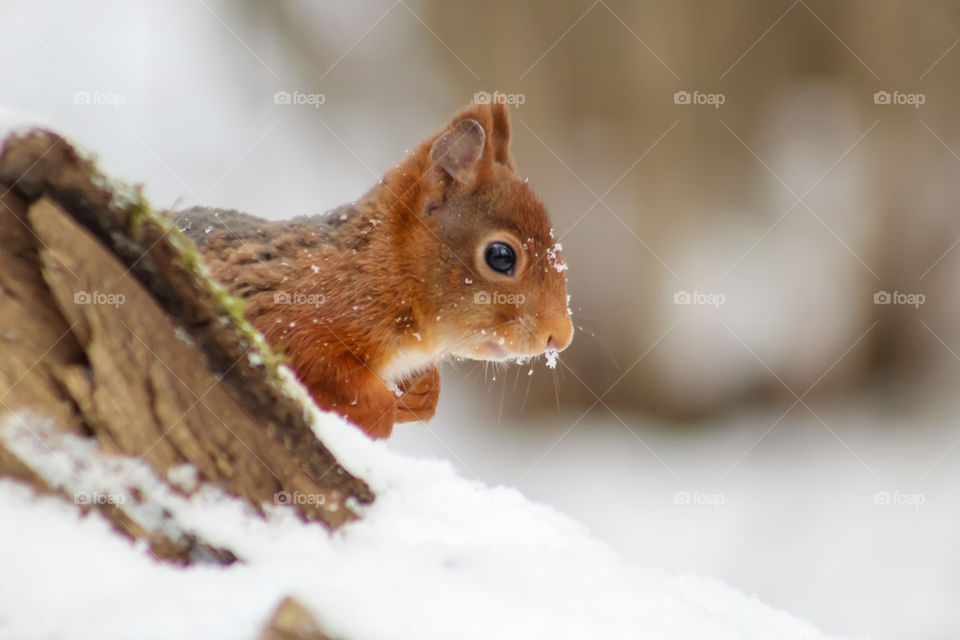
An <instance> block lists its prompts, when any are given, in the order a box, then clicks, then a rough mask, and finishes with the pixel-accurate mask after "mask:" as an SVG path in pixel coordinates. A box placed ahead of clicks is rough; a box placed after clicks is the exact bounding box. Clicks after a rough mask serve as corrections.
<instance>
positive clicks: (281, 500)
mask: <svg viewBox="0 0 960 640" xmlns="http://www.w3.org/2000/svg"><path fill="white" fill-rule="evenodd" d="M273 504H280V505H287V504H290V494H289V493H288V492H286V491H277V492H276V493H275V494H273Z"/></svg>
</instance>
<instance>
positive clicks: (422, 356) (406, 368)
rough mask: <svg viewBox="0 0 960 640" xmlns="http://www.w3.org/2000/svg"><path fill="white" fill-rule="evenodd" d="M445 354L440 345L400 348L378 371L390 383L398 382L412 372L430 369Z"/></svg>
mask: <svg viewBox="0 0 960 640" xmlns="http://www.w3.org/2000/svg"><path fill="white" fill-rule="evenodd" d="M443 356H444V350H443V349H441V348H439V347H434V348H428V347H426V346H423V347H419V346H413V347H410V348H408V349H403V350H399V351H398V352H397V354H396V355H395V356H394V357H393V358H392V359H391V360H390V361H389V362H387V363H386V365H384V366H383V367H381V368H380V371H378V372H377V375H379V376H380V377H381V378H383V379H384V381H386V382H387V383H388V384H397V383H399V382H400V381H401V380H403V379H404V378H407V377H409V376H410V375H411V374H414V373H420V372H422V371H425V370H427V369H429V368H430V367H431V366H433V365H434V364H436V362H437V361H439V360H440V359H441V358H443Z"/></svg>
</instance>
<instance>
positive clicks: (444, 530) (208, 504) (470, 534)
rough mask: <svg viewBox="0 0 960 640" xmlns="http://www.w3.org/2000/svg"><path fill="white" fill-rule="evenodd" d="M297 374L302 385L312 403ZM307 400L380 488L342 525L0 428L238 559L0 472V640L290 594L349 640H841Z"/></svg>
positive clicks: (67, 471)
mask: <svg viewBox="0 0 960 640" xmlns="http://www.w3.org/2000/svg"><path fill="white" fill-rule="evenodd" d="M286 375H287V377H288V382H289V384H288V385H287V389H288V391H289V393H291V394H292V395H294V396H295V397H299V398H301V399H302V398H304V397H305V393H306V392H305V391H304V390H303V388H302V387H301V386H300V385H299V384H297V383H296V382H295V381H294V380H293V379H292V376H291V374H290V373H289V372H287V373H286ZM305 410H306V411H307V412H308V414H309V415H308V417H309V418H310V419H311V420H312V421H313V424H314V428H315V430H316V432H317V434H318V435H319V436H320V437H322V438H323V440H324V442H326V443H327V444H328V446H330V448H331V449H332V451H333V452H334V454H335V455H336V456H337V457H338V459H340V460H341V462H342V463H343V464H344V466H345V467H346V468H347V469H348V470H349V471H351V472H353V473H357V474H360V475H362V476H363V477H364V478H365V479H366V480H367V481H368V482H369V483H370V486H371V488H372V489H373V490H374V491H375V492H376V494H377V496H378V497H377V500H376V501H375V502H374V504H373V505H371V506H368V507H362V508H360V512H361V514H362V516H363V517H362V519H361V520H359V521H357V522H353V523H350V524H348V525H346V526H344V527H343V528H342V529H340V530H339V531H338V532H336V533H335V534H333V535H331V534H329V533H327V532H326V530H325V529H323V528H322V527H321V526H320V525H318V524H305V523H303V522H301V521H300V520H299V519H297V518H296V517H295V516H294V514H293V512H292V510H290V509H288V508H287V507H283V506H273V505H268V506H267V511H268V517H267V518H265V519H262V518H259V517H257V516H255V515H254V514H252V513H251V510H250V509H249V508H248V507H247V506H245V505H244V504H242V503H241V502H240V501H238V500H235V499H233V498H231V497H229V496H227V495H224V494H223V493H222V492H220V491H219V490H216V489H213V488H211V487H208V486H207V487H202V488H201V489H199V490H197V491H196V492H195V493H193V494H192V495H191V496H189V497H188V496H183V495H179V494H177V493H176V492H173V491H171V490H169V489H168V488H166V487H165V486H164V485H163V484H162V483H159V482H158V481H157V479H156V477H155V476H154V475H153V474H152V472H150V471H149V470H148V469H147V468H146V467H145V466H144V465H140V464H137V462H136V461H134V460H130V459H105V458H103V457H100V456H97V455H95V449H94V448H93V447H92V445H91V444H90V443H89V442H87V441H85V440H83V439H80V438H78V437H76V436H70V435H65V434H61V433H60V432H59V431H57V430H56V429H55V427H54V425H52V424H50V423H49V422H48V421H47V420H46V419H44V418H42V417H40V416H36V415H30V414H17V415H9V414H8V415H7V416H6V418H5V419H4V420H3V421H2V422H0V438H2V439H3V441H4V442H5V443H6V445H7V446H8V447H9V448H10V449H11V450H12V451H14V452H15V453H16V454H17V455H18V456H19V457H21V458H22V459H24V460H26V461H28V462H29V464H30V465H31V467H33V468H34V469H36V470H38V472H40V473H41V475H42V476H43V477H44V478H45V479H47V481H48V482H49V483H50V484H52V485H54V486H60V487H64V488H66V489H67V491H68V493H72V492H79V491H85V492H90V493H97V492H99V493H100V494H103V495H114V496H124V498H125V499H127V500H128V502H127V503H125V504H124V505H123V506H124V508H128V507H131V504H130V503H129V500H130V499H131V498H132V496H131V493H130V489H131V487H136V488H137V489H138V490H139V491H141V492H142V493H143V494H144V495H146V496H147V497H148V498H149V500H148V501H146V502H151V503H154V504H158V505H162V506H163V507H164V508H165V509H167V510H169V511H170V512H171V513H172V514H174V516H175V519H176V521H177V523H179V524H180V525H182V526H183V527H185V528H186V529H187V530H189V531H191V532H193V533H195V534H196V535H198V536H199V537H201V538H202V539H203V540H204V541H205V542H207V543H209V544H212V545H215V546H222V547H227V548H229V549H231V550H232V551H234V552H236V553H237V554H238V555H239V557H240V558H241V561H240V562H239V563H237V564H235V565H234V566H231V567H227V568H223V567H219V566H194V567H191V568H189V569H183V568H177V567H174V566H171V565H169V564H166V563H162V562H158V561H156V560H155V559H153V558H152V557H151V556H150V555H149V553H148V551H147V550H146V549H145V548H144V547H143V546H142V545H140V544H132V543H131V542H130V541H129V540H128V539H126V538H124V537H122V536H120V535H118V534H117V533H115V532H114V531H113V530H112V529H111V528H110V526H109V525H108V524H107V523H106V521H105V520H103V519H102V518H101V517H100V516H99V515H98V514H97V513H96V512H93V513H91V514H90V515H88V516H86V517H84V516H82V515H81V514H80V510H79V509H78V508H77V507H76V506H75V505H73V504H70V503H69V502H66V501H63V500H61V499H59V498H52V497H40V496H37V495H34V494H33V493H32V492H31V491H30V490H29V489H27V488H26V487H24V486H22V485H20V484H18V483H16V482H14V481H11V480H3V481H0V513H3V514H4V516H5V521H6V522H8V523H14V526H4V527H2V528H0V575H3V576H4V577H6V578H8V579H4V580H0V638H11V639H12V638H22V637H40V638H49V637H73V638H84V637H89V638H93V637H96V638H129V637H131V635H133V636H136V637H141V638H173V637H176V638H205V639H207V638H245V637H246V638H251V637H255V636H256V633H257V631H258V630H259V628H260V626H261V625H262V624H263V623H264V622H265V619H266V617H267V616H268V615H269V613H270V612H271V611H272V609H273V608H274V607H275V606H276V604H277V603H278V602H279V601H280V600H281V599H282V598H283V597H284V596H287V595H293V596H295V597H297V598H298V599H300V600H301V601H302V602H304V603H305V604H306V605H307V606H308V607H309V608H310V609H311V610H312V611H313V612H314V613H315V615H316V617H317V618H318V620H319V621H320V622H321V625H322V626H323V628H324V630H325V631H326V632H327V633H329V634H331V635H332V636H334V637H343V638H370V639H376V638H384V639H386V638H395V639H403V638H410V639H414V638H416V639H417V640H429V639H432V638H443V639H444V640H446V639H449V638H458V639H459V638H484V639H487V638H491V637H497V638H524V639H526V638H544V637H549V638H555V639H562V638H576V639H578V640H579V639H582V638H605V639H609V638H613V639H615V638H631V639H633V638H645V639H657V638H671V639H677V638H696V639H701V638H731V639H732V638H758V639H763V640H771V639H777V638H796V639H799V638H810V639H813V638H825V637H826V636H824V635H823V634H821V633H820V632H818V631H817V630H816V629H814V628H813V627H812V626H810V625H808V624H807V623H805V622H802V621H799V620H797V619H795V618H793V617H791V616H789V615H787V614H785V613H781V612H778V611H776V610H774V609H771V608H769V607H767V606H765V605H763V604H761V603H760V602H758V601H756V600H754V599H751V598H748V597H746V596H743V595H741V594H739V593H738V592H736V591H734V590H732V589H730V588H728V587H726V586H724V585H722V584H720V583H718V582H715V581H713V580H710V579H708V578H704V577H699V576H670V575H667V574H665V573H662V572H660V571H656V570H651V569H644V568H640V567H636V566H631V565H628V564H625V563H624V562H622V561H621V560H620V559H619V558H618V556H617V555H616V554H615V553H614V552H613V551H611V550H610V549H609V548H608V547H606V546H605V545H603V544H601V543H600V542H598V541H596V540H594V539H593V538H591V536H590V534H589V533H588V531H587V530H586V529H585V528H584V527H582V526H581V525H579V524H577V523H575V522H573V521H572V520H570V519H569V518H567V517H565V516H562V515H560V514H559V513H557V512H555V511H554V510H552V509H550V508H548V507H545V506H541V505H537V504H534V503H532V502H530V501H529V500H527V499H525V498H524V497H523V496H522V495H520V494H519V493H518V492H517V491H516V490H514V489H511V488H508V487H487V486H484V485H483V484H481V483H478V482H475V481H468V480H466V479H464V478H462V477H460V476H458V475H457V473H456V472H455V471H454V470H453V468H452V466H451V465H450V464H448V463H446V462H438V461H432V460H423V459H415V458H410V457H406V456H403V455H400V454H398V453H396V452H393V451H391V450H390V449H389V448H388V446H387V444H385V443H384V442H372V441H370V440H368V439H367V438H366V437H365V436H363V435H362V434H361V433H360V431H359V430H357V429H355V428H353V427H351V426H349V425H347V424H345V423H344V422H342V421H341V420H340V419H339V418H337V417H335V416H332V415H330V414H325V413H321V412H319V411H318V410H316V409H315V408H313V406H312V405H310V406H309V407H306V406H305ZM174 475H175V477H177V478H178V479H184V478H186V477H188V476H189V473H187V472H184V471H183V470H182V469H179V470H177V471H176V473H175V474H174ZM309 498H310V496H292V499H293V500H305V499H309ZM132 511H133V513H134V516H135V517H136V518H137V519H138V521H139V522H141V523H143V524H144V525H145V526H148V527H155V526H160V523H161V522H162V519H157V518H156V512H155V510H151V509H148V508H143V509H141V510H140V511H138V510H137V508H132ZM11 578H12V579H11ZM52 604H53V605H54V606H51V605H52ZM171 612H175V613H171Z"/></svg>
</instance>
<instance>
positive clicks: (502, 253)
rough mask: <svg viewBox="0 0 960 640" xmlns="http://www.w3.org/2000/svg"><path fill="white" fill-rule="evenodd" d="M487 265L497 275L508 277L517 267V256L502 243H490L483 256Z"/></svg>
mask: <svg viewBox="0 0 960 640" xmlns="http://www.w3.org/2000/svg"><path fill="white" fill-rule="evenodd" d="M483 257H484V259H485V260H486V261H487V265H489V267H490V268H491V269H493V270H494V271H496V272H497V273H503V274H506V275H510V274H511V273H513V268H514V267H515V266H516V265H517V254H516V253H514V251H513V247H511V246H510V245H508V244H506V243H504V242H491V243H490V244H488V245H487V251H486V253H484V255H483Z"/></svg>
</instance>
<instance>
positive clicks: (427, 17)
mask: <svg viewBox="0 0 960 640" xmlns="http://www.w3.org/2000/svg"><path fill="white" fill-rule="evenodd" d="M958 43H960V2H955V1H946V0H942V1H941V0H927V1H920V2H915V1H910V0H862V1H853V0H842V1H839V2H837V1H825V0H796V1H794V2H791V1H790V0H782V1H781V0H775V1H770V0H764V1H760V0H753V1H746V0H744V1H724V2H712V3H707V2H702V1H695V0H681V1H677V0H671V1H668V0H660V1H655V2H647V1H643V2H626V1H620V0H596V1H591V0H555V1H551V2H547V1H545V0H544V1H542V2H528V3H516V2H508V1H506V0H495V1H492V2H484V3H468V2H440V1H438V0H434V1H421V0H395V1H392V2H391V1H377V2H347V1H339V2H326V1H313V2H305V1H303V2H291V1H285V2H253V1H245V2H244V1H236V2H226V1H216V0H196V1H191V0H182V1H180V0H178V1H176V2H142V3H123V2H119V1H117V0H111V1H105V2H104V1H92V2H84V3H68V2H59V3H55V2H43V1H41V2H26V1H20V0H0V72H2V77H3V82H2V83H0V121H2V122H5V123H23V122H39V123H44V124H46V125H48V126H51V127H53V128H55V129H57V130H58V131H61V132H64V133H66V134H68V135H70V136H72V137H73V138H74V139H75V140H76V141H77V142H78V143H80V144H81V145H83V146H84V147H86V148H87V149H89V150H91V151H94V152H96V153H97V154H98V155H99V158H100V161H101V163H102V165H103V166H104V167H105V168H106V169H107V170H109V171H110V172H112V173H113V174H115V175H116V176H118V177H121V178H123V179H125V180H127V181H130V182H137V183H142V184H143V185H144V187H145V192H146V194H147V196H148V197H149V198H150V199H151V200H152V201H153V203H154V205H155V206H156V207H157V208H167V209H180V208H185V207H188V206H191V205H194V204H201V203H202V204H206V205H209V206H216V207H229V208H237V209H241V210H243V211H246V212H249V213H253V214H256V215H260V216H264V217H268V218H286V217H291V216H294V215H301V214H307V213H316V212H320V211H323V210H326V209H328V208H332V207H333V206H336V205H338V204H342V203H344V202H348V201H352V200H354V199H356V198H357V197H358V196H359V195H360V194H362V193H363V192H364V191H365V190H366V189H368V188H369V187H370V186H372V185H373V183H374V182H375V181H376V180H377V179H378V178H379V176H380V174H381V173H382V172H384V171H385V170H387V169H388V168H389V167H390V166H391V165H393V164H394V163H395V162H396V161H398V160H399V159H400V158H401V157H402V156H403V154H404V153H405V151H406V150H407V149H409V148H412V147H413V146H414V145H415V144H416V143H417V142H418V141H419V140H420V139H422V138H423V137H425V136H426V135H428V134H430V133H431V132H433V131H435V130H437V129H439V128H440V127H442V126H443V125H444V124H445V123H446V121H447V120H448V119H449V117H450V116H451V115H452V114H453V113H454V112H455V111H456V110H457V109H459V108H460V107H462V106H463V105H465V104H466V103H468V102H470V101H471V100H473V99H475V96H476V95H477V93H478V92H486V93H482V94H481V95H493V96H499V98H497V97H495V98H494V99H502V100H505V101H507V102H508V103H510V104H512V105H514V109H513V111H512V116H513V124H514V142H513V150H514V155H515V157H516V159H517V162H518V165H519V167H520V170H521V172H522V173H523V174H524V176H525V177H528V178H529V180H530V183H531V184H532V185H533V187H534V189H535V190H536V191H537V192H538V194H539V195H540V196H541V198H542V199H543V201H544V202H545V204H546V205H547V207H548V209H549V210H550V213H551V216H552V218H553V222H554V226H555V229H556V234H557V236H558V237H559V238H560V239H561V241H562V243H563V247H564V256H565V258H566V260H567V262H568V264H569V267H570V269H569V272H568V273H569V286H570V293H571V295H572V307H573V310H574V322H575V324H576V326H577V328H578V331H577V336H576V338H575V340H574V343H573V345H572V346H571V348H570V349H569V350H568V351H566V352H564V354H563V355H562V357H561V360H560V364H559V366H558V368H557V369H556V370H555V371H552V370H550V369H547V368H546V367H545V366H544V365H543V364H542V363H536V364H534V365H533V366H532V367H531V366H529V365H527V366H524V367H517V366H509V367H505V368H500V367H484V366H483V365H482V364H479V363H469V362H465V363H453V364H452V365H451V366H448V367H446V369H445V371H444V385H445V391H444V394H443V396H442V398H441V405H440V410H439V414H438V417H437V418H436V420H434V421H433V422H431V423H429V424H428V425H416V424H414V425H401V426H399V427H398V429H397V435H396V436H395V437H394V438H393V439H392V440H390V446H391V447H393V448H396V449H399V450H402V451H406V452H410V453H414V454H417V455H429V456H434V457H441V458H446V459H449V460H450V461H451V462H452V464H454V465H456V466H457V467H459V468H460V469H461V471H462V472H463V473H464V474H465V475H467V476H471V477H477V478H478V479H480V480H482V481H484V482H486V483H488V484H498V483H502V484H507V485H511V486H516V487H518V488H519V489H520V490H521V491H523V492H524V493H525V494H527V495H528V496H530V497H532V498H534V499H536V500H539V501H541V502H544V503H548V504H551V505H553V506H554V507H556V508H557V509H559V510H561V511H563V512H565V513H567V514H569V515H570V516H572V517H574V518H575V519H577V520H579V521H580V522H582V523H583V524H584V525H586V526H587V527H589V528H590V529H591V530H592V531H593V532H594V534H595V535H596V536H597V537H598V538H599V539H601V540H604V541H605V542H607V543H609V544H610V545H612V546H613V547H614V548H615V549H616V550H617V551H618V553H620V555H622V556H623V557H624V558H625V559H626V560H629V561H631V562H636V563H640V564H643V565H647V566H654V567H660V568H663V569H665V570H668V571H671V572H675V573H676V572H679V573H685V572H689V573H697V574H706V575H711V576H714V577H716V578H718V579H720V580H723V581H725V582H727V583H729V584H731V585H732V586H734V587H736V588H738V589H740V590H742V591H744V592H747V593H749V594H756V595H757V596H758V597H759V598H760V599H761V600H763V601H765V602H767V603H769V604H771V605H773V606H776V607H779V608H783V609H786V610H789V611H791V612H793V613H795V614H796V615H798V616H801V617H804V618H807V619H809V620H810V621H811V622H813V623H815V624H817V625H819V626H820V627H822V628H823V629H824V630H825V631H827V632H830V633H833V634H836V635H841V636H848V637H863V636H869V637H877V638H954V637H957V635H958V634H960V608H958V607H957V606H956V603H957V602H958V601H960V508H958V507H960V473H958V471H957V468H958V462H960V447H957V445H958V443H960V424H958V420H957V415H958V409H960V401H958V394H957V392H956V391H955V389H956V383H957V382H958V380H960V355H958V353H960V322H958V317H960V287H958V286H957V284H956V283H957V281H958V275H960V248H957V244H958V242H960V216H958V215H956V194H957V191H958V190H957V187H956V185H957V182H958V178H960V155H958V154H960V127H958V120H957V118H956V116H955V114H956V113H957V112H958V108H960V92H958V88H960V84H958V77H960V46H957V45H958Z"/></svg>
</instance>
